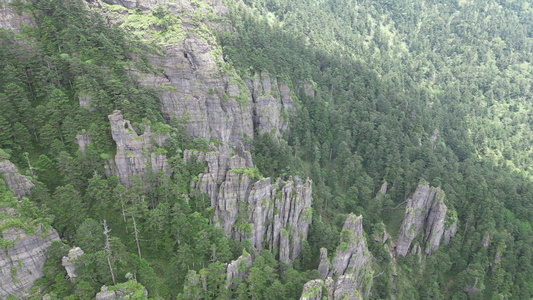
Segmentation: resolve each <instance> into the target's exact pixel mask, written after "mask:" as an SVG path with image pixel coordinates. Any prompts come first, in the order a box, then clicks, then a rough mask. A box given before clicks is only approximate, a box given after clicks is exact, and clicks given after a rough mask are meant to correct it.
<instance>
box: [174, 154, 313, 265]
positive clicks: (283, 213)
mask: <svg viewBox="0 0 533 300" xmlns="http://www.w3.org/2000/svg"><path fill="white" fill-rule="evenodd" d="M243 153H244V156H249V153H248V152H246V151H244V152H243ZM229 155H230V150H229V149H228V148H227V147H224V146H223V147H220V148H219V149H218V151H212V152H208V153H205V154H204V153H199V152H190V151H185V153H184V160H185V161H186V162H189V161H190V160H191V159H192V157H194V156H196V157H198V160H199V161H206V162H207V169H206V172H205V173H202V174H200V175H199V176H198V181H197V182H193V183H191V184H192V188H196V189H198V190H200V191H202V192H205V193H207V194H208V196H209V199H210V201H211V208H212V209H213V210H214V212H215V218H214V222H215V224H216V225H217V226H220V227H221V228H222V231H223V232H224V234H225V235H226V236H228V237H232V238H235V239H238V240H244V239H248V240H249V241H250V242H251V244H252V246H253V247H254V249H255V250H256V253H258V252H260V251H261V250H263V246H264V245H267V247H268V249H269V250H271V251H273V250H274V249H278V255H279V260H280V261H282V262H284V263H288V264H291V263H292V262H293V261H294V259H296V258H297V257H298V255H299V254H300V252H301V248H302V243H303V240H304V239H306V238H307V233H308V229H309V224H310V222H311V192H312V188H311V181H310V180H309V179H307V180H306V181H305V182H303V183H296V184H295V182H294V181H293V179H292V177H291V178H289V180H288V181H287V182H284V181H282V180H280V179H279V180H278V181H277V182H276V183H275V184H272V183H271V181H270V179H269V178H263V179H259V180H257V179H256V178H254V177H255V176H256V175H255V174H254V170H253V165H250V164H251V159H249V158H245V157H242V156H239V155H233V156H231V157H229Z"/></svg>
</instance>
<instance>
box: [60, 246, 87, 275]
mask: <svg viewBox="0 0 533 300" xmlns="http://www.w3.org/2000/svg"><path fill="white" fill-rule="evenodd" d="M83 253H84V252H83V250H81V248H80V247H74V248H72V249H70V251H69V252H68V255H66V256H63V259H62V260H61V264H62V265H63V267H65V270H66V271H67V275H68V277H69V278H70V279H73V278H75V277H77V275H76V269H75V264H76V260H77V259H78V258H80V256H82V255H83Z"/></svg>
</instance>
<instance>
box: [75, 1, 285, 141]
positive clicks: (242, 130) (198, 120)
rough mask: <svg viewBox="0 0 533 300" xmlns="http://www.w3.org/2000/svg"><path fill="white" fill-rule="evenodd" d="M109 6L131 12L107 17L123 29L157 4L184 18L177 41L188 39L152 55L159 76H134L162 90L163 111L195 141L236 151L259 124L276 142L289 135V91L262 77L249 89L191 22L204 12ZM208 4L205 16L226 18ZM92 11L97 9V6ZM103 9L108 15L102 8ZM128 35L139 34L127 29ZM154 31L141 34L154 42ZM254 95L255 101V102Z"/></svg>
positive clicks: (169, 5) (140, 4)
mask: <svg viewBox="0 0 533 300" xmlns="http://www.w3.org/2000/svg"><path fill="white" fill-rule="evenodd" d="M104 2H105V3H107V4H113V5H122V6H123V7H125V8H127V9H124V10H123V11H121V12H120V14H113V13H109V14H107V15H108V18H110V21H112V22H115V23H118V24H123V23H124V22H125V20H127V19H128V16H130V15H132V14H136V13H135V11H134V9H137V8H138V9H142V10H144V13H145V14H150V10H151V9H153V8H155V7H156V5H157V4H164V7H165V9H166V10H167V11H168V12H169V13H170V14H176V15H179V16H180V19H182V20H181V21H180V24H181V25H180V26H179V32H176V35H178V34H179V35H183V38H180V39H176V40H173V41H172V42H167V43H165V44H164V45H162V46H161V47H162V49H161V50H162V51H161V52H162V53H164V55H155V54H147V55H148V56H149V58H150V60H151V63H152V65H153V66H155V67H158V68H159V70H160V71H156V72H153V73H149V74H145V73H143V74H139V72H138V71H137V70H130V71H132V72H133V73H136V74H138V75H140V76H139V77H140V79H139V82H140V84H142V85H146V86H150V87H153V88H155V89H156V90H158V92H159V94H160V95H161V103H162V106H161V111H162V113H163V117H164V118H165V119H166V120H170V119H171V118H172V117H176V118H178V119H180V120H181V121H182V122H183V124H184V125H185V127H186V129H187V133H188V134H189V135H190V136H191V137H192V138H198V137H202V138H205V139H207V140H211V139H216V140H218V141H219V142H221V143H223V144H228V145H230V146H232V147H234V146H235V145H237V144H238V142H243V143H244V144H245V146H249V143H247V141H251V140H252V139H253V137H254V121H256V123H257V124H256V125H257V128H256V129H257V130H258V132H273V133H274V134H275V135H276V136H277V135H278V134H279V133H282V132H283V131H286V130H287V128H288V126H287V124H288V122H287V121H288V116H289V115H290V113H291V112H292V111H293V110H294V103H293V99H292V97H291V93H290V89H289V87H288V85H287V84H285V83H282V82H280V83H278V82H277V80H276V79H274V78H271V77H270V76H269V75H268V74H267V73H262V74H261V75H258V74H257V75H255V76H254V77H253V79H252V80H246V82H247V83H248V87H247V85H246V84H245V81H243V79H242V78H241V77H240V76H239V75H237V73H236V72H235V71H234V70H233V69H232V67H230V66H229V65H228V64H226V62H225V61H224V58H223V56H222V51H221V49H220V47H219V46H218V45H217V44H216V39H215V37H214V35H213V34H212V33H211V32H210V31H209V30H206V29H205V28H198V27H197V26H194V25H192V24H194V23H195V22H197V20H189V18H190V16H191V15H193V14H195V13H197V12H198V10H202V9H206V8H205V7H204V8H199V7H196V6H194V5H191V3H190V2H189V1H176V2H174V1H160V0H140V1H125V0H105V1H104ZM206 4H208V5H209V9H207V11H205V12H204V11H202V13H208V12H209V13H211V12H214V13H218V14H220V13H225V12H227V8H225V7H224V6H223V4H222V1H220V0H214V1H209V3H206ZM93 6H94V7H98V5H96V4H93ZM100 8H101V9H102V11H103V12H105V11H106V10H105V8H102V5H100ZM128 9H129V10H128ZM206 23H207V24H210V25H211V26H212V27H220V26H222V25H220V24H216V23H213V22H209V21H207V20H206ZM125 29H126V30H135V29H134V28H130V27H127V26H126V27H125ZM151 30H154V31H158V28H157V26H155V27H153V28H152V27H151V26H150V27H149V28H147V29H146V30H144V31H143V32H142V34H143V36H149V35H150V34H151V32H150V31H151ZM199 32H201V33H202V34H201V36H199V34H198V33H199ZM158 35H159V32H158ZM253 94H255V95H256V97H252V95H253ZM80 101H81V99H80ZM82 102H83V103H85V102H86V101H85V100H84V101H82ZM83 105H85V104H83Z"/></svg>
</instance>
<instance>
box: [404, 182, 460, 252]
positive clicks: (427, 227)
mask: <svg viewBox="0 0 533 300" xmlns="http://www.w3.org/2000/svg"><path fill="white" fill-rule="evenodd" d="M444 197H445V195H444V192H443V191H442V190H441V189H439V188H430V187H429V185H428V184H427V183H424V184H421V185H419V186H418V188H417V189H416V191H415V193H414V194H413V196H412V197H411V198H410V199H409V200H408V202H407V207H406V209H405V215H404V219H403V222H402V226H401V228H400V233H399V235H398V241H397V243H396V248H395V256H396V257H398V256H400V255H401V256H406V255H407V254H408V253H409V249H410V247H411V242H412V241H413V239H414V238H415V237H416V236H418V234H420V233H421V232H424V239H423V244H424V245H426V247H425V250H424V253H425V254H426V255H430V254H431V253H433V252H435V251H436V250H437V249H438V248H439V246H440V243H441V241H442V236H443V235H444V232H445V229H444V224H445V220H446V212H447V210H448V208H447V207H446V205H445V204H444ZM456 226H457V225H456V224H455V225H453V224H452V226H451V227H450V228H449V229H448V230H447V235H448V240H449V239H451V237H452V236H453V235H454V234H455V231H456Z"/></svg>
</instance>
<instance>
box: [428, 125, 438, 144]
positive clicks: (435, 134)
mask: <svg viewBox="0 0 533 300" xmlns="http://www.w3.org/2000/svg"><path fill="white" fill-rule="evenodd" d="M438 137H439V130H438V129H437V128H435V130H434V131H433V134H432V135H431V137H430V138H429V140H430V141H431V143H432V144H435V141H436V140H437V138H438Z"/></svg>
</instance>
